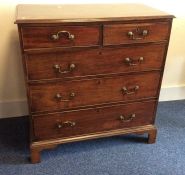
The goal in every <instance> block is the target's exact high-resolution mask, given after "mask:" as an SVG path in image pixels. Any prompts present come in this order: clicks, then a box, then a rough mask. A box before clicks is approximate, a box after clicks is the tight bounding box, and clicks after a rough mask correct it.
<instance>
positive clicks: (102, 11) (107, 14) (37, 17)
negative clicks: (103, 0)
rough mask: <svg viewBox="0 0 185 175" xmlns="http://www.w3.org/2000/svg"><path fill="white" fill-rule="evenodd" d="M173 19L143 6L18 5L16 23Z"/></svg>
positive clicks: (166, 14) (168, 15)
mask: <svg viewBox="0 0 185 175" xmlns="http://www.w3.org/2000/svg"><path fill="white" fill-rule="evenodd" d="M136 18H137V19H140V20H142V19H156V18H173V16H172V15H170V14H168V13H165V12H162V11H160V10H157V9H154V8H151V7H148V6H145V5H143V4H79V5H77V4H73V5H69V4H68V5H31V4H24V5H17V10H16V20H15V23H58V22H93V21H119V20H135V19H136Z"/></svg>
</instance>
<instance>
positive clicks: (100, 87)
mask: <svg viewBox="0 0 185 175" xmlns="http://www.w3.org/2000/svg"><path fill="white" fill-rule="evenodd" d="M159 80H160V72H158V71H155V72H149V73H143V74H138V75H126V76H116V77H107V78H96V79H86V80H82V81H79V80H74V81H62V82H55V83H43V84H38V83H37V84H32V85H30V100H31V110H32V112H33V113H34V112H41V111H52V110H63V109H72V108H76V107H83V106H89V105H97V104H105V103H111V102H119V101H127V100H137V99H142V98H148V97H156V96H157V90H158V86H159Z"/></svg>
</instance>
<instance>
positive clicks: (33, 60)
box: [25, 44, 166, 80]
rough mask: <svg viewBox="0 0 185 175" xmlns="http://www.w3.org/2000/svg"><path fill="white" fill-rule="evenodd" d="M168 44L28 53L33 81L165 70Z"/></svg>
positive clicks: (28, 67)
mask: <svg viewBox="0 0 185 175" xmlns="http://www.w3.org/2000/svg"><path fill="white" fill-rule="evenodd" d="M165 47H166V45H165V44H150V45H147V46H145V45H144V46H132V47H122V48H103V49H86V50H83V51H82V50H81V51H70V52H67V51H65V52H64V51H63V52H57V53H32V54H28V55H27V56H26V59H25V61H26V67H27V74H28V79H29V80H41V79H54V78H61V79H65V78H77V77H78V78H79V77H87V76H89V77H92V76H96V75H105V74H115V73H125V72H127V73H129V72H136V71H146V70H156V69H158V70H159V69H161V66H162V63H163V57H164V51H165Z"/></svg>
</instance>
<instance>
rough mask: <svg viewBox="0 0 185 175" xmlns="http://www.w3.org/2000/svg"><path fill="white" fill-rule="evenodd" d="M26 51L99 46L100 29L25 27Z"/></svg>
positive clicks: (23, 35) (93, 27)
mask: <svg viewBox="0 0 185 175" xmlns="http://www.w3.org/2000/svg"><path fill="white" fill-rule="evenodd" d="M21 32H22V38H23V47H24V49H29V48H48V47H74V46H93V45H99V37H100V27H99V26H97V25H92V26H52V27H39V26H37V27H23V28H22V29H21Z"/></svg>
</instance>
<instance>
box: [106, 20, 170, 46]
mask: <svg viewBox="0 0 185 175" xmlns="http://www.w3.org/2000/svg"><path fill="white" fill-rule="evenodd" d="M169 31H170V25H169V23H168V22H158V23H133V24H110V25H104V36H103V43H104V45H117V44H130V43H145V42H157V41H166V40H168V36H169Z"/></svg>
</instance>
